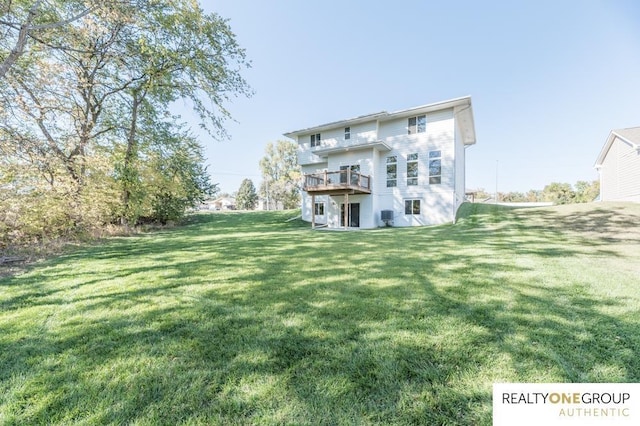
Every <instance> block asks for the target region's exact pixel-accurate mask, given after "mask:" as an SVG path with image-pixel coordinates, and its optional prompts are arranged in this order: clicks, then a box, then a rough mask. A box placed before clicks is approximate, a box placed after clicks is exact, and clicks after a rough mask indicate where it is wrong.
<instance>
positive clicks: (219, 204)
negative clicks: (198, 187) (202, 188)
mask: <svg viewBox="0 0 640 426" xmlns="http://www.w3.org/2000/svg"><path fill="white" fill-rule="evenodd" d="M206 204H207V205H208V206H209V210H235V209H236V199H235V198H233V197H220V198H216V199H215V200H213V201H207V202H206Z"/></svg>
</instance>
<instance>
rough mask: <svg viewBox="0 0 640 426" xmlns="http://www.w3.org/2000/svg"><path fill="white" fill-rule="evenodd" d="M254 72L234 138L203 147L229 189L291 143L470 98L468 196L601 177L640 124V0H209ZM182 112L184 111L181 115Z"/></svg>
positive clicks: (217, 178)
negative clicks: (309, 130) (618, 140)
mask: <svg viewBox="0 0 640 426" xmlns="http://www.w3.org/2000/svg"><path fill="white" fill-rule="evenodd" d="M202 5H203V7H204V8H205V10H207V11H215V12H217V13H218V14H220V15H221V16H223V17H225V18H227V19H229V20H230V25H231V28H232V29H233V31H234V32H235V34H236V36H237V39H238V41H239V43H240V44H241V45H242V46H243V47H244V48H245V49H246V51H247V56H248V59H250V60H251V61H252V63H253V67H252V68H251V69H249V70H247V71H246V72H245V73H244V75H245V77H246V79H247V81H248V82H249V84H250V85H251V86H252V87H253V89H254V90H255V95H254V96H253V97H252V98H249V99H244V98H239V99H235V100H234V101H233V102H232V103H230V104H229V105H228V107H229V109H230V111H231V113H232V114H233V116H234V118H235V119H236V120H237V123H234V122H228V123H227V126H226V127H227V130H228V131H229V133H230V135H231V138H230V140H228V141H213V140H211V138H210V137H208V136H204V135H203V137H202V142H203V144H204V145H205V146H206V154H207V157H208V159H209V164H210V166H209V171H210V173H211V175H212V180H213V181H214V182H217V183H219V184H220V188H221V189H222V190H223V191H225V192H234V191H237V189H238V188H239V186H240V183H241V181H242V179H244V178H245V177H248V178H250V179H252V180H253V181H254V183H255V184H256V186H257V185H258V184H259V182H260V180H261V179H260V172H259V168H258V161H259V160H260V158H261V157H262V156H263V155H264V147H265V145H266V144H267V143H268V142H270V141H276V140H278V139H284V137H283V136H282V133H285V132H287V131H291V130H295V129H300V128H305V127H310V126H313V125H318V124H323V123H326V122H332V121H336V120H340V119H345V118H350V117H354V116H358V115H363V114H368V113H373V112H378V111H382V110H387V111H394V110H399V109H405V108H409V107H413V106H418V105H424V104H429V103H433V102H438V101H442V100H446V99H451V98H456V97H460V96H466V95H470V96H471V97H472V102H473V108H474V116H475V125H476V135H477V144H476V145H474V146H473V147H471V148H469V149H468V150H467V182H466V183H467V188H469V189H477V188H484V189H486V190H487V191H490V192H492V191H493V190H494V189H495V182H496V165H497V166H498V167H497V168H498V190H499V191H501V192H507V191H521V192H524V191H527V190H529V189H542V188H543V187H544V186H545V185H546V184H548V183H550V182H552V181H560V182H569V183H571V184H573V183H575V182H576V181H578V180H593V179H596V178H597V173H596V172H595V170H594V169H593V164H594V162H595V160H596V157H597V156H598V154H599V152H600V149H601V148H602V145H603V144H604V142H605V140H606V138H607V136H608V134H609V131H610V130H611V129H616V128H625V127H635V126H640V2H637V1H635V0H628V1H622V0H609V1H594V0H584V1H559V0H553V1H546V0H544V1H526V2H525V1H483V2H480V1H455V2H443V1H417V0H414V1H405V0H396V1H394V2H382V1H380V2H375V1H360V0H359V1H347V0H341V1H337V0H322V1H313V2H312V1H302V0H300V1H295V0H263V1H256V0H217V1H206V0H205V1H202ZM185 115H186V114H185Z"/></svg>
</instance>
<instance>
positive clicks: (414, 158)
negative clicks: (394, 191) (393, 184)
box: [407, 154, 418, 185]
mask: <svg viewBox="0 0 640 426" xmlns="http://www.w3.org/2000/svg"><path fill="white" fill-rule="evenodd" d="M417 184H418V154H409V155H407V185H417Z"/></svg>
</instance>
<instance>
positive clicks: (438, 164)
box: [429, 151, 442, 184]
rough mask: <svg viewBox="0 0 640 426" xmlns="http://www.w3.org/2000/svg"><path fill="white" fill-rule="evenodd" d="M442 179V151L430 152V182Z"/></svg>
mask: <svg viewBox="0 0 640 426" xmlns="http://www.w3.org/2000/svg"><path fill="white" fill-rule="evenodd" d="M441 181H442V154H441V152H440V151H431V152H429V184H438V183H440V182H441Z"/></svg>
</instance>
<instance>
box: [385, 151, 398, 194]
mask: <svg viewBox="0 0 640 426" xmlns="http://www.w3.org/2000/svg"><path fill="white" fill-rule="evenodd" d="M394 186H398V157H397V156H395V155H392V156H391V157H387V188H392V187H394Z"/></svg>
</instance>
